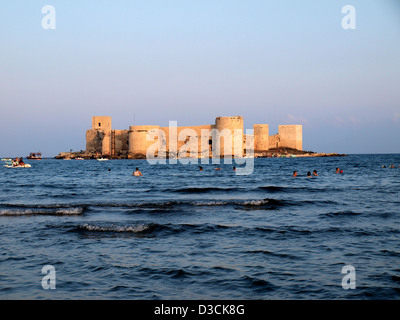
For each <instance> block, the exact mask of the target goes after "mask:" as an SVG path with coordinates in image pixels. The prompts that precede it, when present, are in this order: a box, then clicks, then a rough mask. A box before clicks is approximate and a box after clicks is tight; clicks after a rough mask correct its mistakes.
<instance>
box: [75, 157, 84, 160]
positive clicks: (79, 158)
mask: <svg viewBox="0 0 400 320" xmlns="http://www.w3.org/2000/svg"><path fill="white" fill-rule="evenodd" d="M75 160H84V159H83V158H81V157H78V158H75Z"/></svg>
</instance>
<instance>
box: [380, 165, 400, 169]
mask: <svg viewBox="0 0 400 320" xmlns="http://www.w3.org/2000/svg"><path fill="white" fill-rule="evenodd" d="M382 168H386V166H385V165H383V166H382ZM389 168H396V167H395V165H394V164H391V165H390V166H389ZM399 169H400V166H399Z"/></svg>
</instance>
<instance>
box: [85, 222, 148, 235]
mask: <svg viewBox="0 0 400 320" xmlns="http://www.w3.org/2000/svg"><path fill="white" fill-rule="evenodd" d="M80 229H83V230H86V231H94V232H118V233H119V232H121V233H122V232H128V233H129V232H130V233H140V232H143V231H146V230H148V229H149V226H148V225H144V224H139V225H131V226H116V225H111V226H96V225H91V224H85V225H83V226H81V227H80Z"/></svg>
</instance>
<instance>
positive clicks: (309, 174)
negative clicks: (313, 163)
mask: <svg viewBox="0 0 400 320" xmlns="http://www.w3.org/2000/svg"><path fill="white" fill-rule="evenodd" d="M335 173H343V169H340V168H336V171H335ZM313 176H314V177H316V176H318V172H317V170H313V172H312V173H311V172H310V171H308V172H307V178H311V177H313ZM293 177H297V171H293Z"/></svg>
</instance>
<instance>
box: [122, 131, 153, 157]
mask: <svg viewBox="0 0 400 320" xmlns="http://www.w3.org/2000/svg"><path fill="white" fill-rule="evenodd" d="M158 129H160V126H130V127H129V134H128V136H129V151H128V158H130V159H137V158H142V159H143V158H146V152H147V149H148V148H149V147H150V146H152V145H153V144H154V143H156V141H147V133H148V132H150V131H151V130H158Z"/></svg>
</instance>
